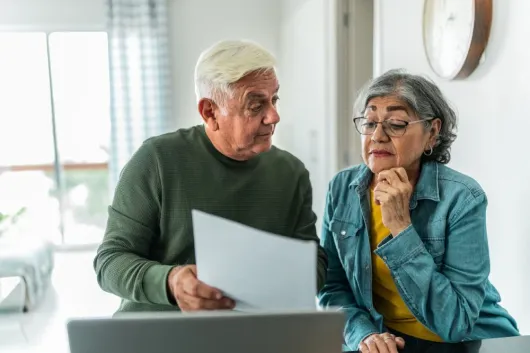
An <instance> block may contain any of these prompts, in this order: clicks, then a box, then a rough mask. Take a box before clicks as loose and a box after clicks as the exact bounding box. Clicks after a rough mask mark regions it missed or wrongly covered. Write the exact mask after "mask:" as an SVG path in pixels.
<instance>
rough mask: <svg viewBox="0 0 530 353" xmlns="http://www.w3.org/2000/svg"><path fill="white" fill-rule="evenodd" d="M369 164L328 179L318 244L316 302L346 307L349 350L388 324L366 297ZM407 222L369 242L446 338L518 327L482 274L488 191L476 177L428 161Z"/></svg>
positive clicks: (509, 332)
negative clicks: (323, 268) (322, 266)
mask: <svg viewBox="0 0 530 353" xmlns="http://www.w3.org/2000/svg"><path fill="white" fill-rule="evenodd" d="M371 179H372V172H371V171H370V170H369V169H368V167H367V166H366V165H358V166H354V167H351V168H349V169H346V170H344V171H342V172H340V173H339V174H337V175H336V176H335V178H334V179H333V180H332V181H331V183H330V185H329V190H328V194H327V200H326V208H325V215H324V219H323V231H322V236H321V245H322V246H323V248H324V249H325V250H326V252H327V255H328V271H327V281H326V284H325V286H324V287H323V289H322V290H321V292H320V293H319V301H320V305H321V306H324V307H338V308H340V309H341V310H343V311H344V312H345V315H346V326H345V331H344V343H345V345H346V346H347V348H349V349H351V350H355V349H357V348H358V345H359V343H360V342H361V341H362V340H363V339H364V338H365V337H367V336H368V335H370V334H372V333H381V332H384V331H385V330H386V329H385V327H384V325H383V317H382V316H381V315H380V314H379V313H378V312H377V311H376V310H375V308H374V304H373V301H372V262H371V253H370V252H371V250H370V239H369V224H370V200H369V197H370V192H369V185H370V182H371ZM409 206H410V215H411V220H412V224H411V225H410V226H409V227H408V228H407V229H405V230H404V231H403V232H401V233H400V234H398V235H397V236H395V237H392V236H391V235H389V236H388V237H387V238H386V239H384V240H383V241H382V242H381V243H380V244H379V245H378V247H377V249H376V250H375V254H377V255H378V256H379V257H381V259H382V260H383V261H384V262H385V264H386V265H387V266H388V268H389V269H390V272H391V274H392V278H393V279H394V282H395V284H396V286H397V288H398V290H399V293H400V295H401V297H402V298H403V300H404V302H405V304H406V305H407V307H408V308H409V309H410V311H411V312H412V314H413V315H414V316H415V317H416V319H417V320H418V321H420V322H421V323H422V324H423V325H424V326H426V327H427V328H428V329H430V330H431V331H432V332H434V333H436V334H437V335H438V336H440V337H441V338H442V339H443V340H444V341H446V342H459V341H465V340H478V339H485V338H494V337H507V336H517V335H519V332H518V329H517V324H516V322H515V321H514V319H513V318H512V317H511V316H510V315H509V314H508V312H507V311H506V310H504V309H503V308H502V307H501V306H499V305H498V303H499V302H500V296H499V293H498V292H497V290H496V289H495V288H494V287H493V285H492V284H491V283H490V281H489V280H488V276H489V272H490V259H489V250H488V240H487V233H486V206H487V199H486V195H485V193H484V191H483V190H482V188H481V187H480V186H479V184H478V183H477V182H476V181H474V180H473V179H471V178H470V177H468V176H465V175H463V174H461V173H458V172H456V171H454V170H452V169H450V168H448V167H447V166H445V165H443V164H440V163H436V162H426V163H424V164H423V166H422V169H421V173H420V177H419V180H418V183H417V185H416V187H415V189H414V191H413V193H412V196H411V199H410V205H409Z"/></svg>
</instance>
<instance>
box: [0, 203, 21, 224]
mask: <svg viewBox="0 0 530 353" xmlns="http://www.w3.org/2000/svg"><path fill="white" fill-rule="evenodd" d="M24 212H26V207H22V208H21V209H20V210H18V211H17V212H15V213H14V214H12V215H9V214H7V213H2V212H0V223H2V222H7V221H8V220H10V219H11V221H13V222H15V221H16V220H17V218H18V217H20V216H21V215H22V214H23V213H24Z"/></svg>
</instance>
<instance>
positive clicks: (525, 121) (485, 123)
mask: <svg viewBox="0 0 530 353" xmlns="http://www.w3.org/2000/svg"><path fill="white" fill-rule="evenodd" d="M376 1H377V0H376ZM377 5H378V6H377V7H376V9H377V10H378V11H379V13H378V14H377V17H378V20H379V21H378V24H379V28H378V30H379V31H380V33H379V35H380V38H381V42H380V43H379V46H378V51H377V52H376V53H377V56H378V58H377V59H376V62H377V63H379V65H380V66H379V67H378V68H376V70H377V72H378V73H382V72H384V71H385V70H388V69H391V68H405V69H408V70H409V71H410V72H413V73H424V74H428V75H429V76H431V77H433V78H435V75H434V73H433V72H432V71H431V70H430V68H429V66H428V62H427V60H426V58H425V55H424V52H423V46H422V45H423V42H422V30H421V25H422V9H423V0H401V1H399V2H398V1H394V0H378V4H377ZM493 5H494V13H493V26H492V32H491V37H490V42H489V45H488V48H487V52H486V61H485V62H484V63H483V64H482V65H481V66H479V68H478V69H477V70H476V71H475V72H474V73H473V75H472V76H471V77H470V78H468V79H466V80H464V81H452V82H447V81H442V80H439V79H436V78H435V80H436V82H437V83H438V84H439V85H440V87H441V89H442V90H443V92H444V93H445V94H446V95H447V98H448V99H449V100H450V101H451V102H452V103H453V104H454V105H455V106H456V107H457V109H458V113H459V118H460V121H459V131H458V138H457V141H456V142H455V144H454V148H453V150H452V156H453V160H452V162H451V164H450V166H451V167H453V168H456V169H458V170H460V171H462V172H464V173H467V174H469V175H471V176H473V177H474V178H475V179H477V180H478V181H479V182H480V183H481V184H482V186H483V187H484V189H485V190H486V192H487V195H488V198H489V211H488V232H489V243H490V250H491V260H492V267H491V279H492V282H493V283H494V285H496V286H497V288H498V289H499V291H500V292H501V296H502V298H503V303H502V304H503V305H504V306H505V307H506V308H508V309H509V311H510V312H511V313H512V314H513V315H514V316H515V317H516V319H517V320H518V322H519V325H520V328H521V330H522V331H523V332H524V333H526V334H530V317H529V315H528V314H530V302H529V300H528V298H530V283H529V282H528V279H529V276H528V268H530V256H528V254H529V253H530V236H529V234H530V222H529V221H528V219H529V216H528V213H527V212H528V210H529V207H528V200H529V199H530V183H529V182H528V181H529V180H530V164H529V163H528V159H529V157H528V142H527V141H528V136H527V131H530V119H529V118H528V114H527V107H526V103H527V102H528V94H529V92H530V91H529V88H528V79H529V78H530V66H528V63H529V62H530V47H529V46H528V45H527V44H525V43H528V37H529V35H530V22H529V21H528V14H529V13H530V1H526V0H502V1H494V2H493ZM398 13H399V16H396V14H398Z"/></svg>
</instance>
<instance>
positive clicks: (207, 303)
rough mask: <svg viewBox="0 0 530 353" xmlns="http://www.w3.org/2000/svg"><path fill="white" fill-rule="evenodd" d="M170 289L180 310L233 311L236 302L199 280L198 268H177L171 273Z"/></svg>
mask: <svg viewBox="0 0 530 353" xmlns="http://www.w3.org/2000/svg"><path fill="white" fill-rule="evenodd" d="M167 281H168V287H169V290H170V292H171V294H172V295H173V297H174V298H175V300H176V302H177V304H178V306H179V307H180V310H182V311H200V310H222V309H233V308H234V305H235V304H234V302H233V301H232V300H231V299H229V298H226V297H223V294H222V293H221V291H220V290H218V289H216V288H213V287H210V286H208V285H206V284H205V283H203V282H201V281H199V280H198V279H197V266H195V265H187V266H182V267H175V268H173V269H172V270H171V271H170V272H169V276H168V279H167Z"/></svg>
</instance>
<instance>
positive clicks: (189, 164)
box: [94, 41, 327, 312]
mask: <svg viewBox="0 0 530 353" xmlns="http://www.w3.org/2000/svg"><path fill="white" fill-rule="evenodd" d="M274 67H275V59H274V57H273V56H272V55H271V54H270V53H269V52H267V51H266V50H265V49H263V48H261V47H260V46H258V45H257V44H254V43H251V42H246V41H223V42H220V43H218V44H216V45H214V46H213V47H211V48H209V49H208V50H206V51H205V52H203V53H202V54H201V56H200V57H199V60H198V62H197V66H196V69H195V90H196V94H197V99H198V110H199V113H200V115H201V116H202V119H203V121H204V125H199V126H195V127H192V128H189V129H181V130H178V131H176V132H172V133H168V134H164V135H161V136H157V137H153V138H150V139H148V140H147V141H145V142H144V143H143V145H142V146H141V147H140V148H139V149H138V151H137V152H136V153H135V154H134V156H133V157H132V159H131V160H130V161H129V163H128V164H127V165H126V166H125V168H124V169H123V171H122V175H121V178H120V181H119V183H118V186H117V188H116V191H115V195H114V200H113V202H112V206H111V207H109V220H108V224H107V229H106V232H105V237H104V239H103V243H102V244H101V246H100V247H99V249H98V252H97V255H96V258H95V260H94V267H95V270H96V273H97V278H98V282H99V284H100V286H101V288H102V289H103V290H105V291H107V292H110V293H113V294H115V295H117V296H119V297H121V298H122V303H121V306H120V309H119V311H121V312H124V311H157V310H175V309H177V310H178V309H180V310H182V311H194V310H219V309H231V308H233V306H234V303H233V301H232V300H231V299H230V298H225V297H223V295H222V293H221V292H220V291H219V290H218V289H216V288H212V287H210V286H208V284H207V283H202V282H201V281H199V280H198V279H197V268H196V266H195V265H194V263H195V254H194V242H193V231H192V218H191V210H192V209H198V210H201V211H204V212H207V213H211V214H214V215H217V216H221V217H224V218H227V219H230V220H233V221H237V222H240V223H244V224H247V225H249V226H251V227H255V228H258V229H262V230H264V231H268V232H272V233H275V234H279V235H284V236H287V237H293V238H298V239H304V240H311V241H318V238H317V234H316V229H315V221H316V216H315V214H314V213H313V211H312V208H311V206H312V190H311V184H310V181H309V173H308V171H307V170H306V169H305V167H304V165H303V164H302V163H301V162H300V161H299V160H298V159H297V158H296V157H294V156H293V155H291V154H289V153H288V152H285V151H282V150H280V149H278V148H276V147H274V146H273V145H272V135H273V134H274V130H275V127H276V124H278V122H279V121H280V117H279V115H278V111H277V102H278V99H279V97H278V90H279V84H278V79H277V77H276V73H275V69H274ZM219 251H223V249H219ZM251 251H256V252H258V251H260V249H252V250H251ZM269 256H270V261H271V262H274V261H276V260H275V258H274V254H269ZM241 266H245V264H244V263H242V264H241ZM285 266H286V267H287V266H288V264H285ZM326 266H327V259H326V255H325V253H324V252H323V250H322V249H320V248H319V251H318V286H319V288H320V287H321V286H322V285H323V283H324V277H325V273H326ZM308 270H309V269H308Z"/></svg>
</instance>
